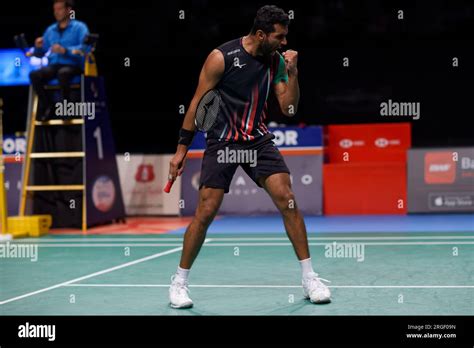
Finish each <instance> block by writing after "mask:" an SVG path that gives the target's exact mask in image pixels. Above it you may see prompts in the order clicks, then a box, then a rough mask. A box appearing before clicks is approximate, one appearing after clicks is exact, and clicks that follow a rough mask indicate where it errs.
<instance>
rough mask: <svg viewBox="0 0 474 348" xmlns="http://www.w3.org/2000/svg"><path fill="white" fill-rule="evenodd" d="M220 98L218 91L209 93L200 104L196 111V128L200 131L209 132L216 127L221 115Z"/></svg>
mask: <svg viewBox="0 0 474 348" xmlns="http://www.w3.org/2000/svg"><path fill="white" fill-rule="evenodd" d="M219 106H220V96H219V94H218V92H216V91H209V92H208V93H206V94H205V95H204V96H203V97H202V99H201V101H200V102H199V105H198V108H197V111H196V126H197V128H198V129H199V130H200V131H203V132H207V131H209V130H210V129H211V128H212V126H213V125H214V123H215V121H216V119H217V115H218V114H219Z"/></svg>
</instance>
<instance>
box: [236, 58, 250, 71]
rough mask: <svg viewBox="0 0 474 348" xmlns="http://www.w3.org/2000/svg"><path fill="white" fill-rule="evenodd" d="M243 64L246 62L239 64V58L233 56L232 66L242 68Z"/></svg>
mask: <svg viewBox="0 0 474 348" xmlns="http://www.w3.org/2000/svg"><path fill="white" fill-rule="evenodd" d="M245 65H247V64H240V60H239V58H237V57H235V58H234V66H235V67H237V68H239V69H242V68H243V67H244V66H245Z"/></svg>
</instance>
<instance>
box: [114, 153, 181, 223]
mask: <svg viewBox="0 0 474 348" xmlns="http://www.w3.org/2000/svg"><path fill="white" fill-rule="evenodd" d="M171 157H172V155H130V158H129V159H130V160H129V161H127V160H126V159H127V158H125V157H124V156H123V155H117V163H118V168H119V175H120V184H121V186H122V193H123V200H124V204H125V211H126V213H127V215H179V213H180V209H179V205H178V201H179V199H180V196H181V178H178V179H177V180H176V182H175V183H174V185H173V187H172V189H171V192H170V193H164V192H163V188H164V187H165V185H166V182H167V181H168V170H169V161H170V160H171Z"/></svg>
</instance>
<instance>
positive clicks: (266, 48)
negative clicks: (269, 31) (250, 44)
mask: <svg viewBox="0 0 474 348" xmlns="http://www.w3.org/2000/svg"><path fill="white" fill-rule="evenodd" d="M277 48H278V47H275V46H272V45H271V44H270V43H269V42H268V41H266V40H265V41H263V42H262V54H263V55H264V56H266V57H268V56H270V55H272V54H273V53H275V52H276V49H277Z"/></svg>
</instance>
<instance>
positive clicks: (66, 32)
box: [30, 0, 89, 119]
mask: <svg viewBox="0 0 474 348" xmlns="http://www.w3.org/2000/svg"><path fill="white" fill-rule="evenodd" d="M72 7H73V3H72V0H54V4H53V10H54V17H55V19H56V21H57V22H56V23H54V24H52V25H50V26H49V27H48V28H47V29H46V31H45V32H44V34H43V36H42V37H39V38H37V39H36V40H35V55H39V56H41V55H47V56H48V65H47V66H46V67H43V68H41V69H38V70H35V71H32V72H31V73H30V79H31V84H32V85H33V89H34V90H35V92H36V93H37V94H38V97H39V99H40V103H39V105H40V108H39V110H38V116H37V117H38V119H45V118H47V117H48V116H49V115H50V114H51V108H52V100H50V99H49V97H48V94H47V93H46V91H45V90H44V84H46V83H47V82H48V81H51V80H53V79H55V78H57V79H58V81H59V85H60V89H61V97H62V99H63V100H64V99H66V100H67V99H69V97H70V87H69V85H70V81H71V80H72V78H73V77H74V76H76V75H80V74H81V73H82V71H83V67H84V55H83V53H84V52H86V51H87V47H86V45H85V44H84V39H85V38H86V36H87V34H88V33H89V30H88V28H87V25H86V24H85V23H83V22H81V21H78V20H75V19H71V18H70V13H71V10H72ZM48 54H49V55H48Z"/></svg>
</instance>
